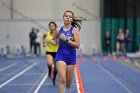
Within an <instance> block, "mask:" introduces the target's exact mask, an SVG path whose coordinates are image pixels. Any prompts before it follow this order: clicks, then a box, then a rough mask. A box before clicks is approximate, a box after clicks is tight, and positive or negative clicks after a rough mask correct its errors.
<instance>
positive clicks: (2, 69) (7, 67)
mask: <svg viewBox="0 0 140 93" xmlns="http://www.w3.org/2000/svg"><path fill="white" fill-rule="evenodd" d="M16 64H17V63H14V64H11V65H8V66H6V67H4V68H1V69H0V72H2V71H4V70H6V69H9V68H11V67H13V66H15V65H16Z"/></svg>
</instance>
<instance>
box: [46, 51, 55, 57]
mask: <svg viewBox="0 0 140 93" xmlns="http://www.w3.org/2000/svg"><path fill="white" fill-rule="evenodd" d="M47 54H49V55H51V56H52V57H53V58H55V57H56V52H46V55H47Z"/></svg>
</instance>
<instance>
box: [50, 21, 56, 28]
mask: <svg viewBox="0 0 140 93" xmlns="http://www.w3.org/2000/svg"><path fill="white" fill-rule="evenodd" d="M51 24H54V26H55V27H56V28H57V24H56V23H55V22H54V21H51V22H50V23H49V26H50V25H51Z"/></svg>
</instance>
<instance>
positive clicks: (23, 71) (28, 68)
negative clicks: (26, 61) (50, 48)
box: [0, 63, 37, 88]
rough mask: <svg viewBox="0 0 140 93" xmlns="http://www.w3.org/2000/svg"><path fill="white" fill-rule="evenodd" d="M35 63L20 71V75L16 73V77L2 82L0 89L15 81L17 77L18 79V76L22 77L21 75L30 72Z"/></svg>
mask: <svg viewBox="0 0 140 93" xmlns="http://www.w3.org/2000/svg"><path fill="white" fill-rule="evenodd" d="M36 64H37V63H33V64H32V65H30V66H28V67H27V68H26V69H24V70H22V71H21V72H20V73H18V74H17V75H15V76H13V77H12V78H11V79H9V80H7V81H6V82H4V83H3V84H1V85H0V88H2V87H4V86H5V85H7V84H8V83H10V82H11V81H13V80H14V79H16V78H17V77H19V76H20V75H22V74H23V73H25V72H26V71H28V70H30V69H31V68H33V67H34V66H35V65H36Z"/></svg>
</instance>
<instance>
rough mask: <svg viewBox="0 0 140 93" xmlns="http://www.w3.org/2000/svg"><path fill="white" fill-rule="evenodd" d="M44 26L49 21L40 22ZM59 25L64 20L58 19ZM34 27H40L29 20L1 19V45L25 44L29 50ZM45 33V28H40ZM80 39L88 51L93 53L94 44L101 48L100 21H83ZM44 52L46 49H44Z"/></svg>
mask: <svg viewBox="0 0 140 93" xmlns="http://www.w3.org/2000/svg"><path fill="white" fill-rule="evenodd" d="M38 23H40V24H41V25H43V26H46V27H47V26H48V22H47V21H40V22H38ZM56 23H57V24H58V26H62V25H63V22H62V21H56ZM32 27H36V28H39V27H38V26H37V25H36V24H34V23H31V22H29V21H1V22H0V28H1V29H0V33H1V34H0V46H2V45H3V44H8V45H15V44H20V45H24V46H25V47H26V49H27V50H29V37H28V36H29V32H30V31H31V28H32ZM40 30H41V31H42V32H43V33H44V32H46V31H45V30H44V29H40ZM80 41H81V44H82V45H84V47H85V52H86V53H88V54H89V53H91V52H92V51H91V46H92V44H95V45H97V47H98V50H100V47H101V45H100V22H99V21H85V22H83V25H82V29H81V31H80ZM42 53H44V50H42Z"/></svg>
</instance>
